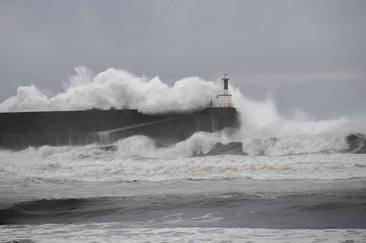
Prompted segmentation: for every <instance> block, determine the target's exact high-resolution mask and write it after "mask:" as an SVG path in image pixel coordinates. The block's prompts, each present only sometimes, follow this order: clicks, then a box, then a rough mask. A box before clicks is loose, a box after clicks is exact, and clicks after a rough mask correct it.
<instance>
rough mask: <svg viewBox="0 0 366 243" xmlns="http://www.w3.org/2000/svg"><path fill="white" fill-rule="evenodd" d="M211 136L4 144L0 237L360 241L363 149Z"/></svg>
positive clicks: (365, 223)
mask: <svg viewBox="0 0 366 243" xmlns="http://www.w3.org/2000/svg"><path fill="white" fill-rule="evenodd" d="M212 136H217V135H213V134H205V133H199V134H195V135H194V137H199V138H200V139H199V141H200V142H199V144H200V146H201V147H200V148H198V147H199V146H198V145H197V141H196V140H197V139H195V138H194V137H193V138H190V139H188V140H186V141H183V142H182V143H180V144H176V145H172V146H170V147H165V148H159V147H157V146H156V145H155V144H154V141H153V140H151V139H149V138H147V137H143V136H134V137H130V138H126V139H122V140H120V141H118V142H117V143H115V144H114V145H113V146H110V147H103V146H98V145H88V146H81V147H68V146H65V147H49V146H44V147H40V148H29V149H26V150H23V151H17V152H15V151H8V150H2V151H0V164H1V167H0V224H1V225H0V239H1V240H0V241H2V242H65V241H67V242H121V241H122V242H347V243H348V242H366V230H365V228H366V220H365V219H366V154H353V153H341V152H337V151H333V150H331V151H326V152H324V151H323V147H322V148H319V150H321V151H315V152H314V151H313V152H306V153H294V151H297V149H298V148H297V147H299V146H298V144H297V142H294V141H292V140H291V141H286V142H284V143H286V144H291V143H293V145H291V146H292V147H295V148H296V149H295V150H294V149H289V147H288V146H286V148H284V146H283V144H282V145H281V144H278V145H274V144H273V145H272V146H271V148H270V147H269V146H268V144H266V143H265V142H263V143H262V144H264V145H263V146H262V150H263V149H264V150H265V154H263V153H260V154H249V155H231V154H229V153H230V151H221V153H222V154H217V155H212V156H210V155H202V153H201V152H202V151H203V152H205V151H209V150H210V149H212V146H213V145H210V144H211V143H209V142H208V141H211V140H212V139H213V138H212ZM205 141H206V142H205ZM331 143H332V144H333V145H334V143H333V142H331ZM249 144H254V145H249ZM304 144H308V143H307V142H304ZM315 144H317V143H315ZM242 146H243V148H246V149H247V150H248V148H249V147H248V146H255V149H254V148H252V150H256V151H257V150H258V141H257V142H254V143H243V145H242ZM274 146H277V148H275V147H274ZM309 146H310V145H309ZM311 146H313V144H311ZM303 149H306V147H305V146H304V145H303ZM310 150H313V149H310ZM197 151H200V153H197ZM281 151H282V152H281ZM289 151H291V152H290V153H289Z"/></svg>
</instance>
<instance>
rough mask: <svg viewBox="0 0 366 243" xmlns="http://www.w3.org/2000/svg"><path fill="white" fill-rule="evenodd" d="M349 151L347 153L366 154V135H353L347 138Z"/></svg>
mask: <svg viewBox="0 0 366 243" xmlns="http://www.w3.org/2000/svg"><path fill="white" fill-rule="evenodd" d="M346 141H347V144H348V149H347V151H346V152H351V153H357V154H363V153H366V135H365V134H362V133H353V134H350V135H348V136H347V137H346Z"/></svg>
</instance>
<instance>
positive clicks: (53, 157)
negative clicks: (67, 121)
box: [0, 133, 366, 182]
mask: <svg viewBox="0 0 366 243" xmlns="http://www.w3.org/2000/svg"><path fill="white" fill-rule="evenodd" d="M221 136H225V135H224V133H222V134H220V133H214V134H209V133H196V134H195V135H193V136H192V137H191V138H190V139H188V140H186V141H183V142H181V143H177V144H175V145H172V146H170V147H159V146H157V145H156V144H155V143H154V141H153V140H151V139H150V138H148V137H144V136H133V137H129V138H126V139H123V140H120V141H118V142H117V143H116V144H114V145H111V146H102V147H101V146H96V145H90V146H83V147H72V146H70V147H49V146H43V147H40V148H29V149H27V150H23V151H20V152H11V151H0V162H1V169H0V177H3V178H7V177H9V176H10V177H11V178H12V179H14V178H18V179H26V180H28V179H31V180H46V181H64V180H69V181H84V182H109V181H161V180H177V179H189V180H190V179H193V180H202V179H230V178H250V179H258V180H267V179H271V180H272V179H273V180H276V179H346V178H364V177H365V175H366V155H365V154H347V153H307V154H298V155H285V153H284V154H283V155H282V156H274V155H273V154H275V155H279V154H280V151H281V149H282V151H285V152H286V153H287V152H288V150H289V148H287V146H288V145H286V144H292V145H291V146H294V145H293V144H296V143H294V142H289V141H287V142H286V141H284V142H282V143H281V142H280V143H279V145H277V147H276V146H273V145H272V146H268V148H267V151H266V153H272V154H270V155H264V156H255V155H248V156H242V155H227V154H226V155H215V156H192V155H195V154H197V153H198V154H202V153H207V152H209V151H210V150H212V149H213V148H215V141H222V139H227V138H222V137H221ZM325 140H326V139H324V141H319V142H317V143H319V144H321V143H325ZM335 141H337V140H335ZM308 145H309V146H315V145H314V142H309V143H308ZM246 146H247V147H248V146H250V145H249V144H246V145H243V148H245V147H246ZM255 146H257V144H255ZM301 146H304V143H303V144H302V145H300V144H298V145H297V147H296V149H295V150H299V151H303V150H304V149H301V148H300V147H301ZM338 146H339V145H338ZM283 147H285V149H283ZM326 147H328V148H330V147H331V148H333V146H331V145H327V146H325V145H323V147H322V148H326ZM276 150H277V151H276ZM309 150H311V149H309Z"/></svg>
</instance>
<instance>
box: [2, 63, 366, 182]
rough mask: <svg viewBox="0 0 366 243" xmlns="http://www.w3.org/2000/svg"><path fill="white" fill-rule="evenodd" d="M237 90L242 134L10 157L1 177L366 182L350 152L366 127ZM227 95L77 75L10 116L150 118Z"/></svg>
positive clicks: (358, 147) (28, 96)
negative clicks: (86, 112)
mask: <svg viewBox="0 0 366 243" xmlns="http://www.w3.org/2000/svg"><path fill="white" fill-rule="evenodd" d="M229 88H230V91H231V93H232V94H233V102H234V105H235V107H236V108H237V109H238V111H239V113H240V115H241V116H240V117H241V127H240V129H239V130H238V131H237V132H235V133H232V132H227V131H226V130H223V131H219V132H215V133H206V132H197V133H195V134H194V135H192V136H191V137H190V138H188V139H187V140H185V141H182V142H179V143H177V144H173V145H171V146H169V147H160V146H159V145H158V144H156V143H155V141H154V140H152V139H150V138H148V137H145V136H132V137H129V138H125V139H122V140H120V141H118V142H116V143H115V144H111V145H110V146H97V145H89V146H83V147H67V146H66V147H50V146H43V147H40V148H28V149H26V150H24V151H20V152H11V151H0V163H1V167H0V175H3V176H5V177H6V176H9V175H10V176H14V177H20V178H33V179H34V178H41V179H50V180H63V179H66V180H81V181H114V180H122V181H129V180H152V181H154V180H167V179H212V178H237V177H248V178H254V179H287V178H320V179H322V178H353V177H364V176H365V174H366V157H365V155H362V154H358V155H357V154H345V153H344V152H360V151H361V152H362V149H365V151H366V145H365V141H366V140H365V137H364V136H363V135H362V134H361V135H357V132H360V133H365V131H366V128H365V126H364V124H365V123H364V121H355V120H350V119H348V118H346V117H340V118H336V119H331V120H315V119H312V118H311V117H310V116H309V115H308V114H306V113H304V112H301V111H296V112H295V113H294V115H293V116H292V117H285V116H283V115H281V114H280V113H279V112H278V110H277V108H276V106H275V103H274V102H273V101H272V100H271V99H270V98H268V99H266V100H264V101H255V100H251V99H248V98H247V97H245V96H244V95H243V94H242V92H241V91H240V89H239V88H237V87H232V86H230V87H229ZM220 90H221V84H220V83H219V82H212V81H206V80H203V79H201V78H198V77H189V78H184V79H181V80H178V81H176V82H175V83H174V85H172V86H169V85H167V84H165V83H163V82H162V81H161V80H160V79H159V77H155V78H152V79H149V78H147V77H145V76H141V77H138V76H135V75H133V74H130V73H128V72H126V71H124V70H118V69H113V68H111V69H107V70H106V71H104V72H101V73H99V74H97V75H93V74H92V73H91V72H90V71H88V70H87V69H85V68H77V69H76V74H75V75H74V76H73V77H71V78H70V81H69V82H68V83H67V84H66V85H64V91H63V92H61V93H58V94H55V95H51V94H50V92H48V91H43V90H41V89H39V88H37V87H36V86H34V85H31V86H23V87H19V88H18V90H17V94H16V95H15V96H13V97H10V98H8V99H6V100H5V101H3V102H2V103H0V111H6V112H9V111H35V110H78V109H91V108H100V109H109V108H112V107H114V108H134V109H138V110H139V111H141V112H143V113H150V114H151V113H162V112H169V111H189V110H197V109H201V108H203V107H206V105H207V104H208V103H209V101H210V99H212V97H215V95H216V94H217V93H219V92H220ZM349 134H356V135H354V136H356V137H351V138H350V137H349ZM197 155H215V156H197ZM242 155H246V156H242ZM258 155H261V156H258ZM294 155H296V156H294Z"/></svg>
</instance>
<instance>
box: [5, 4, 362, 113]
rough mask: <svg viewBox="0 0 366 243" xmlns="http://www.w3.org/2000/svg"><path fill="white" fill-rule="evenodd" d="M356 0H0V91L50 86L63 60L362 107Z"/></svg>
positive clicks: (285, 99) (56, 83)
mask: <svg viewBox="0 0 366 243" xmlns="http://www.w3.org/2000/svg"><path fill="white" fill-rule="evenodd" d="M365 28H366V1H363V0H359V1H355V0H348V1H340V0H327V1H325V0H317V1H312V0H304V1H296V0H288V1H282V0H277V1H271V0H268V1H260V0H259V1H258V0H255V1H254V0H253V1H228V0H225V1H224V0H223V1H213V0H206V1H204V0H200V1H197V0H191V1H182V0H180V1H172V0H170V1H168V0H166V1H163V0H156V1H135V0H134V1H133V0H130V1H112V0H109V1H101V0H98V1H97V0H95V1H93V0H83V1H81V0H79V1H78V0H64V1H57V0H44V1H41V0H37V1H35V0H27V1H26V0H24V1H17V0H2V1H0V83H1V89H0V100H3V99H5V98H7V97H8V96H10V95H13V94H15V91H16V88H17V87H18V86H19V85H25V84H31V83H33V84H36V85H37V86H39V87H41V88H46V89H49V90H51V91H54V92H57V91H59V90H61V87H62V82H64V81H65V80H67V77H68V76H69V75H70V74H72V72H73V68H74V67H75V66H79V65H85V66H86V67H88V68H90V69H92V70H93V71H94V72H95V73H97V72H100V71H103V70H104V69H106V68H108V67H116V68H122V69H126V70H128V71H131V72H133V73H135V74H137V75H140V74H144V75H147V76H151V77H152V76H156V75H158V76H160V78H161V79H162V80H163V81H165V82H168V83H172V82H174V81H175V80H177V79H180V78H183V77H186V76H192V75H198V76H201V77H202V78H206V79H216V78H218V77H220V76H221V75H222V73H223V72H229V73H230V74H231V76H232V82H233V83H234V84H235V85H237V86H239V87H240V88H241V90H242V91H243V92H244V93H245V94H246V95H248V96H249V97H251V98H255V99H263V98H264V97H265V96H266V95H267V94H270V95H271V96H272V97H273V99H274V100H275V102H276V103H277V105H278V107H279V110H280V111H281V112H282V113H284V114H290V113H291V112H293V111H294V110H295V109H302V110H304V111H305V112H307V113H310V114H312V115H313V116H314V117H336V116H341V115H349V116H353V115H356V116H358V115H366V114H365V113H366V108H365V107H366V31H365Z"/></svg>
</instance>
